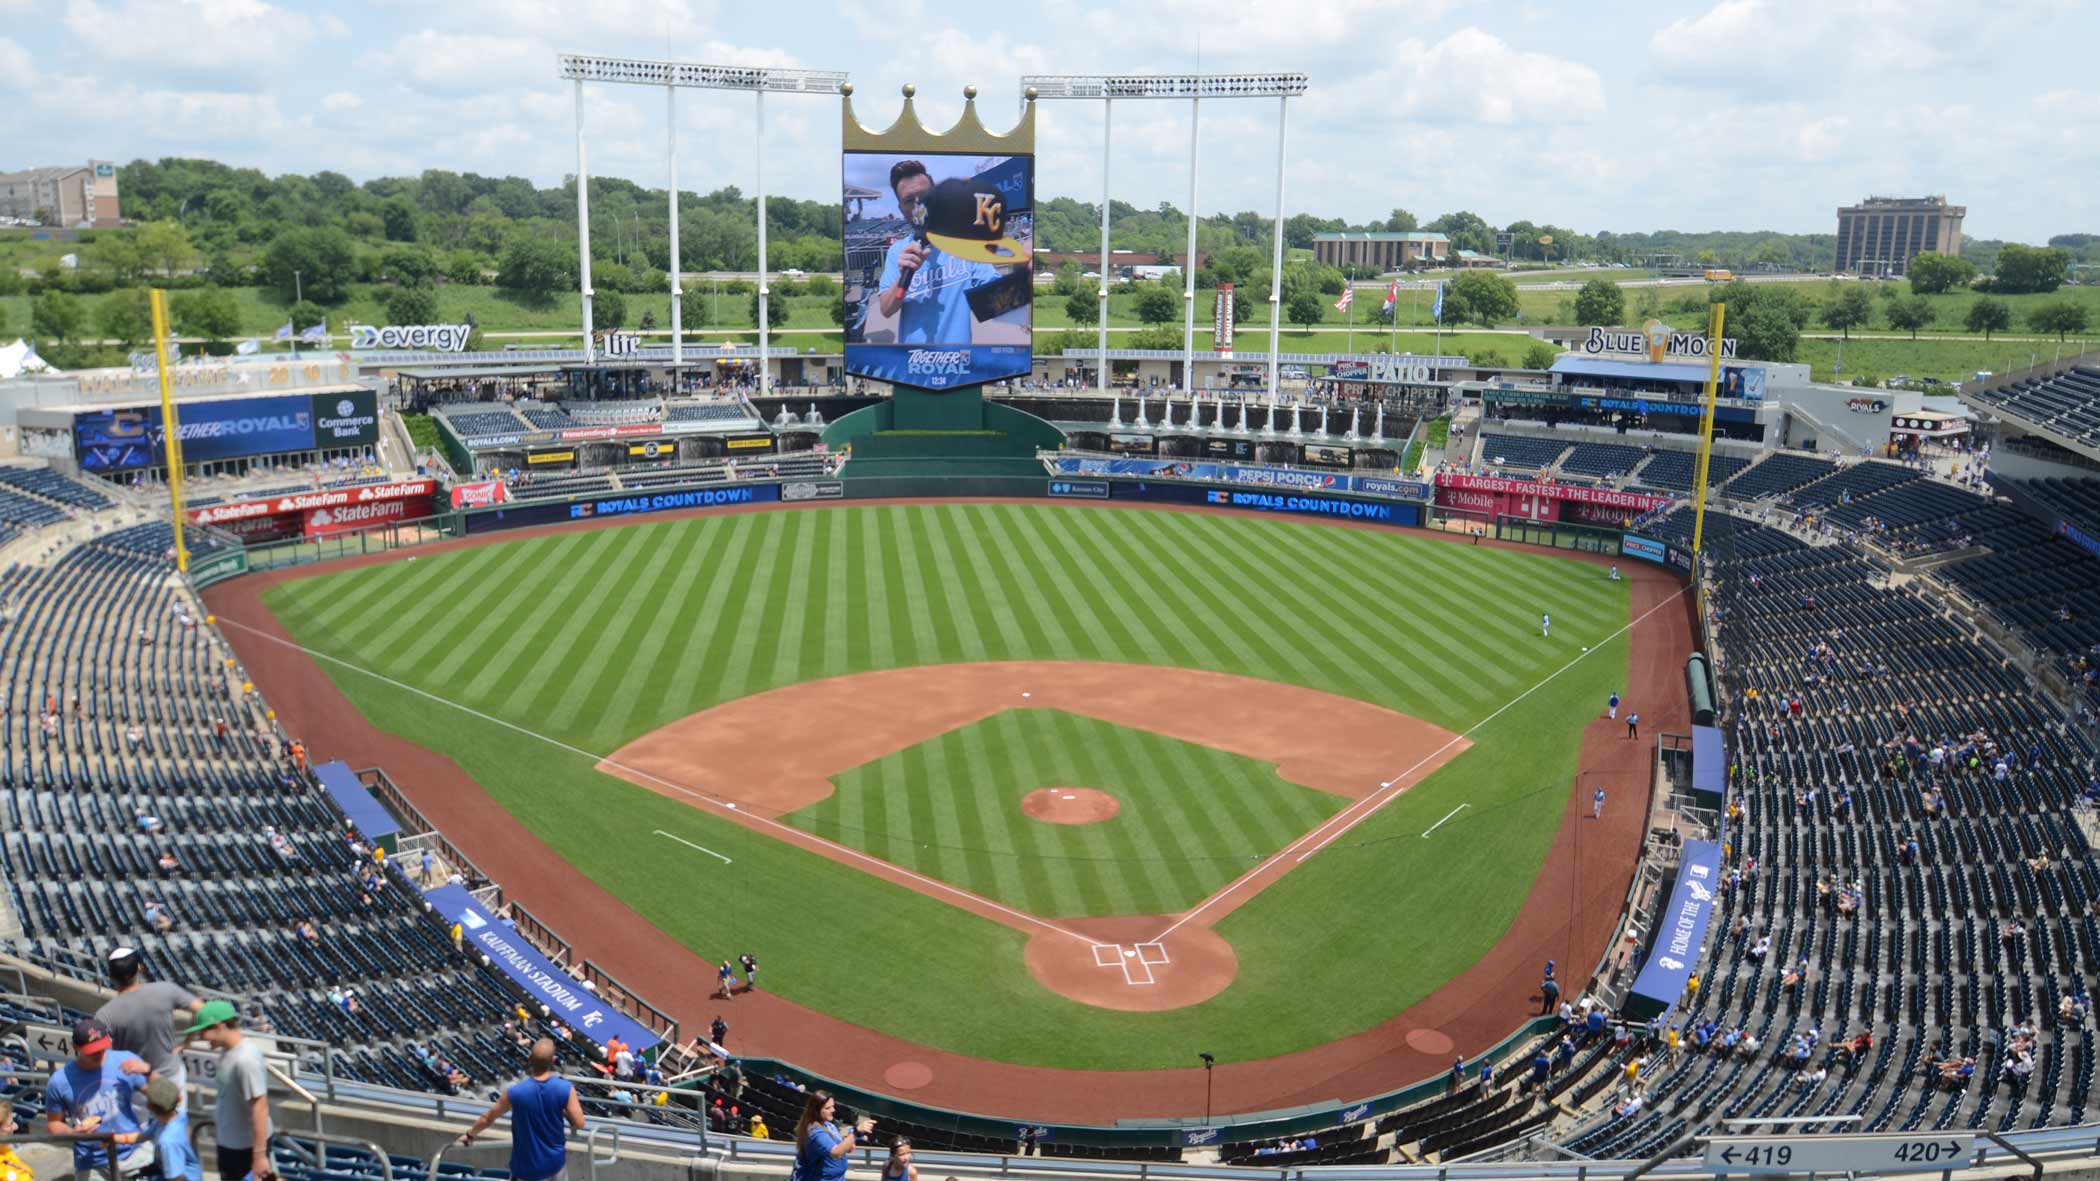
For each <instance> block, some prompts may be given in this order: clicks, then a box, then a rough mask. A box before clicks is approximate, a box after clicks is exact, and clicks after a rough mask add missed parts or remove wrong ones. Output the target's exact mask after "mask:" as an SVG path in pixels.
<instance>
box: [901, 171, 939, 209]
mask: <svg viewBox="0 0 2100 1181" xmlns="http://www.w3.org/2000/svg"><path fill="white" fill-rule="evenodd" d="M932 191H933V178H932V177H930V176H928V175H926V174H925V173H923V172H922V173H919V174H918V175H916V176H907V177H905V178H904V179H903V180H900V181H898V182H897V212H898V213H901V214H903V215H904V220H906V221H916V220H917V219H916V218H915V217H914V216H913V211H915V210H916V209H918V207H919V203H920V202H921V201H924V200H925V199H926V194H928V193H930V192H932Z"/></svg>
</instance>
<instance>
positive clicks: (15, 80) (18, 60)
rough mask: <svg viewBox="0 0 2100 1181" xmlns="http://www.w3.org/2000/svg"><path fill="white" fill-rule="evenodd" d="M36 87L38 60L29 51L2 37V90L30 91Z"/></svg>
mask: <svg viewBox="0 0 2100 1181" xmlns="http://www.w3.org/2000/svg"><path fill="white" fill-rule="evenodd" d="M35 85H36V59H35V58H33V57H31V56H30V55H29V51H28V50H26V49H24V48H22V47H21V46H20V45H17V44H15V43H14V42H13V41H10V40H8V39H7V38H5V37H0V90H29V89H32V88H33V87H34V86H35Z"/></svg>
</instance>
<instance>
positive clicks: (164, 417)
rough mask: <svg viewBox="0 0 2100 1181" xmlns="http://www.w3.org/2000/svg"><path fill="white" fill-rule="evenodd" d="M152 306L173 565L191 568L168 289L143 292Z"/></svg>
mask: <svg viewBox="0 0 2100 1181" xmlns="http://www.w3.org/2000/svg"><path fill="white" fill-rule="evenodd" d="M146 301H147V303H148V304H149V305H150V306H151V307H152V309H153V352H154V358H155V361H156V362H157V364H158V370H159V376H160V421H161V437H162V438H163V439H165V440H166V442H165V443H164V444H163V447H164V448H165V449H166V451H167V457H168V505H169V507H170V508H172V509H173V510H174V522H175V569H176V570H177V571H179V572H181V573H184V574H187V573H189V571H190V549H189V546H188V545H187V544H185V543H184V541H183V537H182V424H181V423H180V422H178V421H176V418H175V386H174V383H173V382H171V381H169V380H168V293H167V292H165V291H162V290H161V289H160V288H158V287H155V288H153V289H152V290H151V291H150V292H148V293H147V295H146Z"/></svg>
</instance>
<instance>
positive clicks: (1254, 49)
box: [1086, 0, 1453, 71]
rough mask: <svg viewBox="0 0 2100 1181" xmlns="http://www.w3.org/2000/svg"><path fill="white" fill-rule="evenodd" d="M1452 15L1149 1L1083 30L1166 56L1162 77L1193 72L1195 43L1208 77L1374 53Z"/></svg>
mask: <svg viewBox="0 0 2100 1181" xmlns="http://www.w3.org/2000/svg"><path fill="white" fill-rule="evenodd" d="M1452 7H1453V0H1324V2H1321V3H1278V2H1277V0H1153V2H1152V3H1149V4H1124V5H1116V6H1114V7H1110V8H1097V9H1094V10H1092V11H1090V12H1088V13H1087V14H1086V25H1087V27H1088V29H1089V30H1090V32H1091V33H1092V34H1093V35H1096V36H1100V35H1106V36H1108V37H1111V38H1113V39H1114V41H1115V42H1116V43H1117V44H1119V45H1122V46H1140V47H1144V48H1148V49H1151V48H1157V49H1163V50H1166V51H1167V52H1168V53H1169V54H1170V55H1173V58H1174V60H1172V61H1170V62H1167V63H1163V64H1162V65H1160V66H1158V67H1156V68H1157V69H1161V70H1167V71H1173V70H1182V69H1193V68H1194V66H1195V56H1196V52H1197V49H1198V46H1199V43H1200V47H1201V50H1202V53H1203V59H1204V68H1205V70H1206V71H1208V70H1211V69H1213V68H1216V67H1213V66H1212V65H1211V64H1210V63H1211V61H1212V59H1218V60H1220V61H1223V62H1227V63H1231V62H1234V61H1236V60H1239V59H1246V58H1264V57H1266V58H1269V59H1270V60H1271V61H1275V60H1276V57H1277V55H1279V54H1281V55H1290V54H1295V53H1301V52H1304V51H1309V50H1318V49H1331V48H1336V47H1342V46H1348V47H1353V48H1364V47H1366V46H1369V45H1376V44H1377V43H1378V42H1379V41H1380V40H1381V39H1383V38H1384V37H1386V36H1390V35H1391V33H1392V32H1393V31H1394V30H1399V29H1407V28H1419V27H1422V26H1423V25H1426V24H1430V23H1433V22H1435V21H1437V20H1439V19H1441V18H1442V17H1443V16H1444V14H1445V13H1446V12H1448V11H1449V10H1450V9H1451V8H1452ZM1278 68H1290V67H1288V66H1286V65H1283V64H1280V63H1279V65H1278Z"/></svg>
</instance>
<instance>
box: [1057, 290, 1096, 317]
mask: <svg viewBox="0 0 2100 1181" xmlns="http://www.w3.org/2000/svg"><path fill="white" fill-rule="evenodd" d="M1099 300H1100V296H1098V295H1096V294H1095V293H1093V292H1091V291H1074V292H1073V293H1072V294H1071V295H1070V296H1069V297H1067V298H1066V299H1065V315H1067V316H1069V317H1071V319H1072V323H1074V324H1086V325H1089V326H1091V325H1094V324H1098V323H1100V322H1101V304H1100V303H1099Z"/></svg>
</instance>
